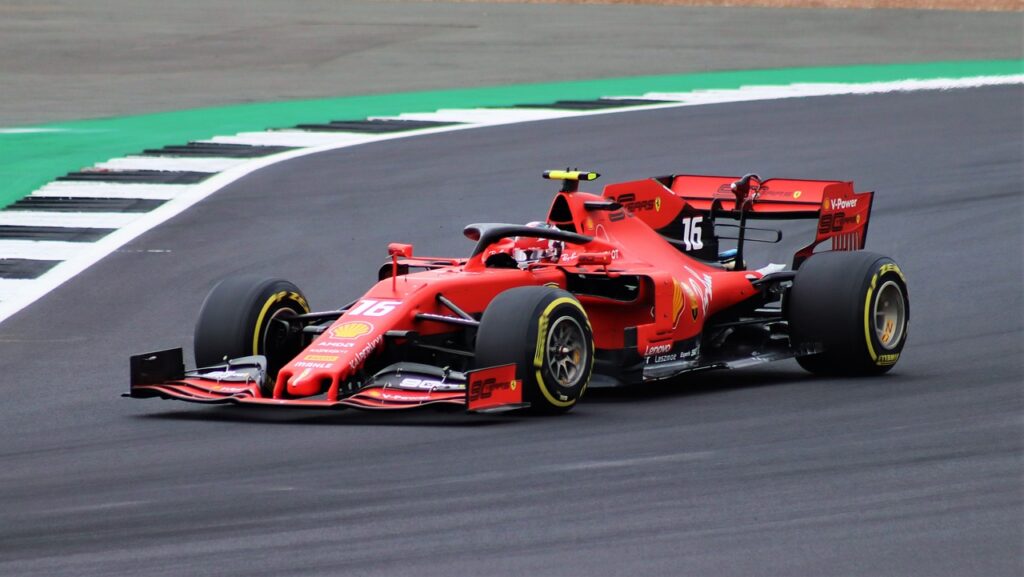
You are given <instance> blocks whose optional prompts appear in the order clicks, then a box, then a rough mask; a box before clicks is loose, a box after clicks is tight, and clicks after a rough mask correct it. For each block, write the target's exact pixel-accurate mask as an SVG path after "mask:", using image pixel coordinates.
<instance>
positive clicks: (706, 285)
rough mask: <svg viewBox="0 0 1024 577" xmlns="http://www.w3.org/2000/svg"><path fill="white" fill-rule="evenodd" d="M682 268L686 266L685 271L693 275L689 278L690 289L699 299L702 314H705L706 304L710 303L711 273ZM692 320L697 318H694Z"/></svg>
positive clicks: (706, 311)
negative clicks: (700, 272)
mask: <svg viewBox="0 0 1024 577" xmlns="http://www.w3.org/2000/svg"><path fill="white" fill-rule="evenodd" d="M684 268H686V272H688V273H690V274H691V275H693V276H691V277H690V280H689V285H690V289H691V290H692V291H693V292H694V294H696V295H697V296H696V298H697V299H700V305H701V309H702V310H703V312H704V315H705V316H707V314H708V305H709V304H710V303H711V275H709V274H699V273H697V271H695V270H693V269H692V268H690V267H684ZM691 302H692V301H691ZM694 320H697V319H696V318H694Z"/></svg>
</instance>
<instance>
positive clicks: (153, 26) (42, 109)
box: [0, 0, 1024, 127]
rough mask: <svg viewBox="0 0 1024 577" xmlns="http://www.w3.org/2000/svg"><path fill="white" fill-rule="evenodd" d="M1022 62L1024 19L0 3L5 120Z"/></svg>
mask: <svg viewBox="0 0 1024 577" xmlns="http://www.w3.org/2000/svg"><path fill="white" fill-rule="evenodd" d="M1022 57H1024V14H1022V13H1019V12H1018V13H1009V14H1007V13H1002V14H1000V13H958V12H943V11H915V10H873V11H872V10H803V9H785V10H778V9H768V8H711V7H686V6H677V7H659V6H595V5H589V6H579V5H522V4H473V3H456V4H450V3H443V2H389V1H377V2H348V1H335V0H304V1H303V2H282V1H281V0H244V1H243V0H231V1H218V2H208V1H206V0H178V1H175V2H139V1H138V0H104V1H102V2H81V1H79V0H44V1H40V0H0V127H3V126H15V125H25V124H33V123H41V122H46V121H54V120H66V119H76V118H85V117H96V116H117V115H124V114H134V113H143V112H158V111H164V110H174V109H183V108H193V107H197V106H212V105H222V104H234V103H243V102H252V101H267V100H284V99H295V98H315V97H331V96H344V95H352V94H374V93H382V92H396V91H408V90H425V89H447V88H458V87H468V86H487V85H500V84H510V83H520V82H552V81H560V80H573V79H588V78H599V77H610V76H630V75H642V74H671V73H679V72H691V71H705V70H745V69H751V68H774V67H780V66H822V65H840V64H869V63H882V62H917V61H934V60H967V59H972V60H984V59H1006V58H1022Z"/></svg>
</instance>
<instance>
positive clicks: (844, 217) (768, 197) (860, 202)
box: [603, 174, 874, 268]
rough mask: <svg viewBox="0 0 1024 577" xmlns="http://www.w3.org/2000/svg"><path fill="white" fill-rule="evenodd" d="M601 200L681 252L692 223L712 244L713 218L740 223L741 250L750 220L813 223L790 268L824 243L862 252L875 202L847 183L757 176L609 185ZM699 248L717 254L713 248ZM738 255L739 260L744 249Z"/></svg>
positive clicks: (683, 177) (684, 177) (675, 177)
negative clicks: (807, 241)
mask: <svg viewBox="0 0 1024 577" xmlns="http://www.w3.org/2000/svg"><path fill="white" fill-rule="evenodd" d="M603 195H604V196H605V197H606V198H610V199H612V200H615V201H616V202H618V203H620V204H622V205H623V206H624V207H625V208H626V209H628V210H630V211H632V212H633V213H634V214H635V215H636V216H637V217H639V218H641V219H643V220H644V221H645V222H647V224H648V225H650V226H651V227H652V228H654V229H655V230H657V231H658V232H659V233H661V234H662V235H663V236H665V237H667V238H669V239H670V240H676V241H680V240H681V241H684V246H690V245H692V244H694V243H692V242H689V241H690V240H691V239H690V238H689V237H690V236H692V235H693V234H695V233H694V230H696V228H695V224H696V221H694V218H695V217H700V218H701V219H703V220H704V222H701V226H702V232H701V233H700V234H701V235H702V236H703V238H704V239H709V240H712V241H713V240H714V220H715V219H716V218H718V217H725V218H732V219H735V220H739V221H740V225H739V226H740V247H742V240H743V230H744V227H745V222H746V220H747V219H748V218H754V219H805V218H806V219H812V218H813V219H817V220H818V227H817V234H816V236H815V239H814V241H813V242H812V243H811V244H809V245H807V246H806V247H804V248H802V249H800V250H799V251H797V253H796V254H795V255H794V257H793V267H794V268H797V267H799V265H800V263H801V262H803V260H804V259H806V258H807V257H809V256H810V255H811V254H812V253H813V252H814V249H815V247H817V246H818V245H820V244H821V243H823V242H825V241H827V240H831V242H832V250H860V249H862V248H864V242H865V240H866V238H867V230H868V220H869V217H870V216H871V204H872V200H873V198H874V193H873V192H855V191H854V188H853V182H849V181H838V180H800V179H782V178H770V179H767V180H765V181H763V182H762V181H760V179H759V178H758V177H757V176H756V175H747V176H744V177H735V176H704V175H692V174H677V175H670V176H662V177H657V178H648V179H643V180H635V181H630V182H620V183H615V184H609V185H608V186H606V187H605V189H604V193H603ZM674 244H675V243H674ZM700 244H701V245H707V246H716V250H717V245H716V243H713V242H712V243H708V242H706V241H705V242H702V243H700ZM739 251H740V253H741V254H742V248H739ZM684 252H690V251H684ZM693 252H696V251H693ZM695 256H698V257H699V258H709V257H710V256H711V255H709V254H696V255H695Z"/></svg>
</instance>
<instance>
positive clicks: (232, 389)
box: [210, 383, 249, 393]
mask: <svg viewBox="0 0 1024 577" xmlns="http://www.w3.org/2000/svg"><path fill="white" fill-rule="evenodd" d="M210 388H211V389H213V390H214V391H217V392H218V393H241V392H243V391H248V390H249V387H248V386H246V385H235V386H229V385H222V384H220V383H215V384H212V385H210Z"/></svg>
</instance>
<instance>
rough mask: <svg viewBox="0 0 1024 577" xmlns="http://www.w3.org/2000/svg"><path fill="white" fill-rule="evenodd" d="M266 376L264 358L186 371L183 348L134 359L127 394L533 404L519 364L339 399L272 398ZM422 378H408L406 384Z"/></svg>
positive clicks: (375, 387) (300, 404)
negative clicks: (264, 388)
mask: <svg viewBox="0 0 1024 577" xmlns="http://www.w3.org/2000/svg"><path fill="white" fill-rule="evenodd" d="M408 374H410V373H407V375H408ZM264 378H266V361H265V360H264V359H263V357H259V356H256V357H245V358H241V359H233V360H232V361H231V362H229V363H227V364H225V365H219V366H216V367H207V368H203V369H197V370H194V371H186V370H185V368H184V363H183V362H182V350H181V349H170V350H165V351H156V352H152V353H146V354H142V355H135V356H133V357H131V385H130V389H129V392H128V393H126V394H125V395H123V396H126V397H132V398H136V399H144V398H154V397H155V398H161V399H173V400H179V401H188V402H192V403H204V404H236V405H256V406H273V407H293V408H308V409H344V408H354V409H363V410H397V409H417V408H424V407H431V406H433V407H444V406H449V407H450V406H456V407H463V408H465V410H466V411H468V412H474V413H499V412H505V411H512V410H516V409H522V408H526V407H528V406H529V403H526V402H524V400H523V388H522V381H520V380H518V379H516V366H515V365H514V364H511V365H501V366H496V367H488V368H483V369H478V370H475V371H470V372H468V373H466V379H465V381H464V382H463V383H462V384H458V383H455V384H449V385H447V386H443V387H442V386H439V384H438V385H435V384H418V385H417V386H418V388H417V389H410V388H408V387H403V386H401V385H395V384H392V383H390V382H389V381H388V380H387V379H376V380H375V379H370V381H368V382H367V383H366V384H365V385H364V386H362V387H361V388H359V389H358V390H357V391H355V392H353V393H351V394H348V395H344V396H339V397H338V398H333V399H332V398H328V397H327V396H320V397H315V398H289V399H278V398H270V397H267V396H264V394H263V392H262V390H261V384H262V383H263V379H264ZM418 380H419V379H409V378H406V379H403V382H410V381H418ZM427 382H428V381H427V380H423V381H421V383H427Z"/></svg>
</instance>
